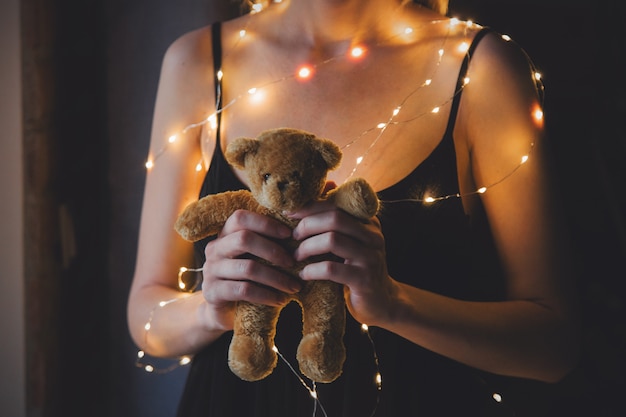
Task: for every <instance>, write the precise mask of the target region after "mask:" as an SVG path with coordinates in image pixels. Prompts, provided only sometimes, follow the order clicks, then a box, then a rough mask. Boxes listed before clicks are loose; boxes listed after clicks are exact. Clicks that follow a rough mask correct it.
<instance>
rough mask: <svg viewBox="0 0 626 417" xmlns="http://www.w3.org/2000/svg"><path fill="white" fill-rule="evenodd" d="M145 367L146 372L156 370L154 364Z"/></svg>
mask: <svg viewBox="0 0 626 417" xmlns="http://www.w3.org/2000/svg"><path fill="white" fill-rule="evenodd" d="M143 369H145V370H146V372H154V366H152V365H146V366H145V367H144V368H143Z"/></svg>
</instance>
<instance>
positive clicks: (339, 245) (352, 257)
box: [294, 232, 371, 263]
mask: <svg viewBox="0 0 626 417" xmlns="http://www.w3.org/2000/svg"><path fill="white" fill-rule="evenodd" d="M370 252H371V249H370V248H369V247H367V246H364V245H363V244H362V243H360V242H358V241H356V240H354V239H352V238H351V237H348V236H346V235H343V234H341V233H336V232H328V233H323V234H320V235H315V236H312V237H310V238H308V239H306V240H303V241H302V242H301V243H300V245H299V247H298V248H297V249H296V250H295V252H294V258H295V259H296V260H297V261H303V260H305V259H308V258H311V257H313V256H319V255H324V254H326V253H332V254H334V255H336V256H338V257H340V258H342V259H345V260H346V262H347V263H358V260H359V259H367V257H368V256H369V253H370Z"/></svg>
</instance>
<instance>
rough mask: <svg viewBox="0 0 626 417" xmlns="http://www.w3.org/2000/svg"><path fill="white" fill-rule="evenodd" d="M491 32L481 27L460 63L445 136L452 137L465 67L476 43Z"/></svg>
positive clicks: (467, 65) (466, 67) (463, 82)
mask: <svg viewBox="0 0 626 417" xmlns="http://www.w3.org/2000/svg"><path fill="white" fill-rule="evenodd" d="M490 32H492V31H491V29H489V28H483V29H481V30H480V31H479V32H478V33H477V34H476V36H474V40H473V41H472V44H471V45H470V47H469V49H468V51H467V53H466V54H465V58H464V59H463V63H462V64H461V69H460V70H459V77H458V79H457V81H456V87H455V89H454V99H453V100H452V107H451V108H450V116H449V117H448V126H447V127H446V133H445V136H448V135H449V136H450V137H452V132H453V131H454V125H455V123H456V117H457V114H458V112H459V103H460V102H461V94H462V93H463V85H464V84H465V77H466V75H467V69H468V67H469V63H470V60H471V58H472V55H473V54H474V51H475V50H476V47H477V46H478V43H479V42H480V40H481V39H482V38H484V37H485V35H487V34H488V33H490Z"/></svg>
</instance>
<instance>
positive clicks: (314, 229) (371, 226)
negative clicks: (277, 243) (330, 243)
mask: <svg viewBox="0 0 626 417" xmlns="http://www.w3.org/2000/svg"><path fill="white" fill-rule="evenodd" d="M328 231H334V232H337V233H341V234H345V235H348V236H350V237H352V238H353V239H356V240H358V241H360V242H362V243H365V244H367V245H369V246H372V247H380V246H381V245H382V243H383V241H382V234H381V233H380V224H379V223H378V220H377V219H376V218H373V219H372V220H370V221H368V222H366V223H363V222H362V221H360V220H357V219H355V218H354V217H352V216H350V215H349V214H346V213H344V212H342V211H340V210H334V211H328V212H325V213H320V214H316V215H311V216H307V217H305V218H303V219H302V220H300V223H299V224H298V225H297V226H296V227H295V229H294V230H293V233H292V234H293V238H294V239H296V240H304V239H307V238H309V237H311V236H315V235H318V234H322V233H325V232H328Z"/></svg>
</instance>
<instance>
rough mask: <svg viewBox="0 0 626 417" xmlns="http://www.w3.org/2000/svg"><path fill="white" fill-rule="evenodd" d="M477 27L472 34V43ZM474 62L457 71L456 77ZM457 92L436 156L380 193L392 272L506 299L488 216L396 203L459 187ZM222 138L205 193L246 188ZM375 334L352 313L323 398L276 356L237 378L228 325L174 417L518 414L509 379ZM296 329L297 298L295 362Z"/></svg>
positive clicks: (457, 207) (288, 314) (439, 288)
mask: <svg viewBox="0 0 626 417" xmlns="http://www.w3.org/2000/svg"><path fill="white" fill-rule="evenodd" d="M213 29H214V30H213V43H214V55H215V68H216V72H217V69H219V68H220V60H221V51H220V49H221V46H220V28H219V24H215V25H214V28H213ZM481 35H482V33H479V35H478V36H477V37H476V38H475V40H474V46H475V44H476V43H477V42H478V41H479V38H480V37H481ZM469 55H470V54H468V57H469ZM468 60H469V58H467V59H466V62H464V63H463V66H462V68H461V70H460V74H459V82H460V80H462V79H463V77H464V73H465V71H466V68H467V64H468V62H467V61H468ZM218 81H219V80H217V79H216V85H217V83H218ZM459 99H460V94H457V95H456V97H455V99H454V102H453V104H452V110H451V114H450V119H449V122H448V126H447V130H446V132H445V134H444V136H443V138H442V139H441V141H440V143H439V145H438V146H437V147H436V149H435V150H434V151H433V152H432V153H431V154H430V156H429V157H428V158H427V159H426V160H425V161H424V162H423V163H421V164H420V165H419V166H418V167H417V168H416V169H415V170H414V171H413V172H412V173H411V174H410V175H408V176H407V177H406V178H404V179H403V180H401V181H400V182H398V183H397V184H395V185H393V186H391V187H389V188H388V189H385V190H383V191H381V192H379V197H380V199H381V200H382V201H383V206H382V210H381V212H380V215H379V218H380V220H381V224H382V229H383V232H384V236H385V239H386V242H387V243H386V244H387V248H386V250H387V254H388V268H389V273H390V275H391V276H393V277H394V278H395V279H397V280H398V281H402V282H406V283H408V284H410V285H413V286H416V287H419V288H423V289H426V290H430V291H433V292H436V293H439V294H444V295H447V296H451V297H455V298H460V299H468V300H497V299H502V296H503V291H502V285H503V275H502V273H501V271H500V266H499V264H498V261H497V256H496V255H495V250H494V247H493V244H492V241H491V237H490V234H489V229H488V228H487V227H486V225H487V223H486V221H485V218H484V216H481V215H477V216H475V217H472V219H471V221H470V219H469V218H468V216H467V215H466V214H465V212H464V210H463V206H462V202H461V199H460V198H449V199H446V200H445V201H440V202H437V203H436V204H423V203H420V202H415V201H412V202H407V201H405V202H394V201H397V200H406V199H415V198H416V197H418V198H419V197H420V196H421V195H422V194H423V192H424V190H426V189H432V188H433V187H435V188H436V189H437V190H438V194H439V195H455V194H457V193H458V192H459V185H458V179H457V166H456V155H455V149H454V141H453V138H452V132H453V129H454V121H455V117H456V112H457V109H458V105H459ZM219 137H220V134H219V125H218V133H217V138H218V140H217V144H216V146H215V151H214V154H213V159H212V161H211V165H210V169H209V171H208V173H207V175H206V178H205V181H204V183H203V186H202V190H201V193H200V196H204V195H207V194H212V193H219V192H223V191H226V190H236V189H242V188H245V186H244V184H242V183H241V182H240V181H239V179H238V178H237V177H236V176H235V175H234V173H233V171H232V170H231V168H230V166H229V165H228V163H227V162H226V160H225V159H224V156H223V154H222V151H221V146H220V143H219ZM205 245H206V241H201V242H198V243H197V244H196V249H197V255H198V257H199V261H200V262H201V261H202V256H203V248H204V246H205ZM416 266H417V269H416ZM369 333H370V335H371V338H372V339H371V340H372V341H373V344H372V342H371V340H370V339H369V337H368V335H367V334H366V333H364V332H363V331H362V330H361V326H360V324H359V323H357V322H356V321H355V320H354V319H352V318H351V317H350V315H349V314H348V323H347V329H346V335H345V344H346V349H347V359H346V362H345V365H344V370H343V374H342V375H341V376H340V377H339V378H338V379H337V380H336V381H334V382H333V383H331V384H318V386H317V393H318V398H319V401H320V403H319V404H315V402H314V401H313V399H312V398H311V396H310V395H309V392H308V391H307V390H306V389H305V388H304V387H303V386H302V384H301V382H300V381H299V380H298V378H297V377H296V376H295V375H294V374H293V373H292V371H291V370H290V369H289V368H288V366H287V365H286V364H285V363H283V362H282V361H280V360H279V363H278V366H277V367H276V369H275V370H274V372H273V373H272V374H271V375H270V376H269V377H267V378H266V379H264V380H262V381H258V382H245V381H242V380H240V379H238V378H237V377H236V376H235V375H234V374H233V373H232V372H231V371H230V369H229V368H228V364H227V352H228V346H229V343H230V339H231V335H232V333H231V332H229V333H226V334H224V335H223V336H222V337H221V338H219V339H218V340H217V341H216V342H214V343H213V344H211V345H210V346H208V347H207V348H205V349H204V350H203V351H201V352H200V353H198V354H197V355H196V356H195V358H194V360H193V363H192V365H191V369H190V372H189V376H188V380H187V384H186V387H185V390H184V393H183V396H182V399H181V402H180V407H179V413H178V416H179V417H200V416H202V417H244V416H245V417H282V416H284V417H300V416H328V417H340V416H343V417H368V416H371V415H374V416H379V417H392V416H393V417H395V416H427V417H434V416H442V417H451V416H491V415H494V416H496V415H497V416H509V415H510V416H512V415H521V414H520V413H514V412H513V410H512V407H511V402H510V401H507V399H508V397H507V396H508V395H509V394H508V393H507V389H508V387H509V385H510V382H511V381H513V379H511V378H501V377H496V376H495V375H489V374H486V373H484V372H480V371H478V370H476V369H473V368H470V367H467V366H465V365H462V364H460V363H458V362H455V361H453V360H450V359H447V358H445V357H443V356H440V355H438V354H436V353H433V352H431V351H428V350H426V349H423V348H421V347H420V346H417V345H415V344H413V343H411V342H409V341H407V340H405V339H403V338H402V337H399V336H397V335H395V334H393V333H390V332H388V331H386V330H383V329H379V328H370V330H369ZM300 335H301V316H300V310H299V306H298V305H297V304H295V303H291V304H290V305H288V306H287V307H286V308H285V309H284V310H283V312H282V314H281V317H280V320H279V324H278V330H277V336H276V346H277V347H278V348H279V349H280V351H281V353H282V354H283V355H284V356H285V358H286V359H287V360H288V361H290V362H291V363H292V364H295V352H296V348H297V343H298V342H299V339H300ZM376 357H377V358H378V364H379V368H377V362H376V359H375V358H376ZM296 365H297V364H296ZM295 367H296V369H297V366H295ZM378 370H379V371H380V374H381V375H382V389H381V390H378V387H377V384H376V383H375V375H376V372H377V371H378ZM494 394H499V395H500V396H501V398H503V401H496V399H494ZM496 398H498V397H497V396H496ZM322 407H323V410H322Z"/></svg>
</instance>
